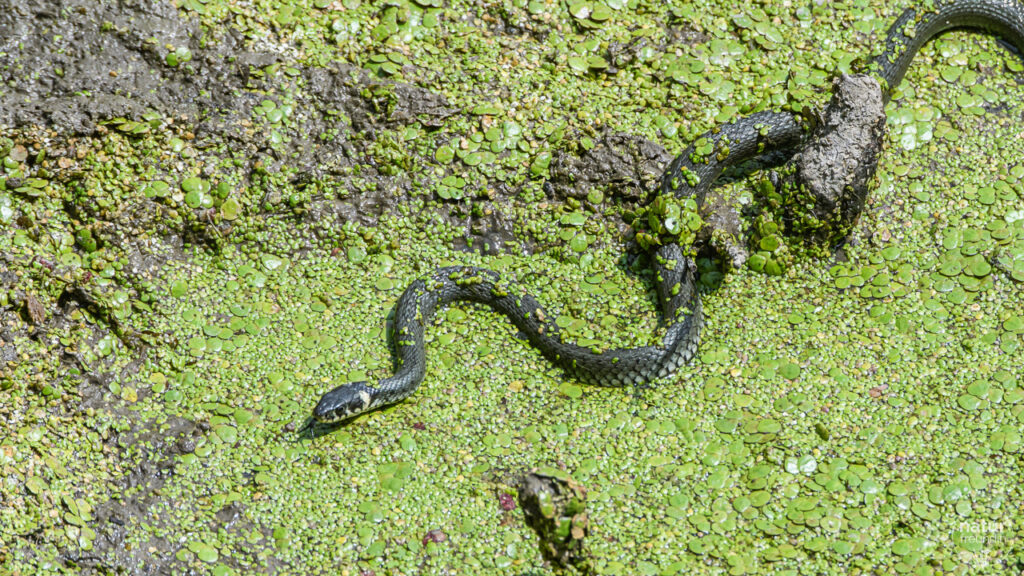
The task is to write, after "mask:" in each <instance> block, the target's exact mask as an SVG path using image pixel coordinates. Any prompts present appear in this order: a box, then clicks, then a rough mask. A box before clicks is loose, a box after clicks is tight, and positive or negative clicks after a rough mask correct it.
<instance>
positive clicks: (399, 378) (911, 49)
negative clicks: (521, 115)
mask: <svg viewBox="0 0 1024 576" xmlns="http://www.w3.org/2000/svg"><path fill="white" fill-rule="evenodd" d="M908 24H909V28H910V29H912V31H911V34H909V35H908V34H906V33H905V32H906V31H907V30H908ZM952 28H972V29H978V30H984V31H988V32H992V33H994V34H997V35H999V36H1001V37H1002V38H1003V39H1004V40H1006V41H1008V42H1010V43H1011V44H1013V45H1014V46H1015V47H1016V48H1017V49H1018V50H1019V51H1020V52H1021V53H1022V54H1024V5H1022V4H1020V3H1019V2H1017V1H1016V0H957V1H954V2H945V3H941V4H939V5H938V6H937V7H936V8H935V9H934V10H927V9H914V8H911V9H908V10H906V11H905V12H903V14H902V15H901V16H900V17H899V18H898V19H897V20H896V22H895V23H894V24H893V25H892V26H891V27H890V28H889V31H888V33H887V35H886V41H885V51H884V52H883V53H882V54H881V55H880V56H878V57H877V58H876V59H875V60H874V62H873V66H872V69H873V71H874V72H875V73H876V74H877V75H878V76H879V78H880V79H881V80H882V81H883V82H882V85H883V98H884V101H885V102H888V101H889V100H890V99H891V97H892V90H893V89H894V88H895V87H896V86H898V85H899V83H900V81H901V80H902V79H903V76H904V74H906V71H907V68H908V67H909V66H910V63H911V61H912V60H913V58H914V55H915V54H917V51H918V50H920V49H921V47H922V46H923V45H924V44H925V43H927V42H928V41H929V40H931V39H932V38H934V37H935V36H937V35H939V34H941V33H942V32H945V31H946V30H949V29H952ZM804 133H805V130H804V126H803V123H802V121H801V119H800V118H799V117H798V116H797V115H795V114H791V113H788V112H760V113H757V114H753V115H751V116H748V117H746V118H742V119H740V120H737V121H735V122H733V123H730V124H726V125H724V126H721V127H719V128H716V129H715V130H712V131H710V132H708V133H706V134H704V135H703V136H702V137H701V139H700V140H698V143H700V141H701V140H704V141H710V142H712V144H713V151H712V152H711V154H709V155H708V156H706V157H698V156H697V155H696V153H695V150H696V147H697V145H696V144H695V145H693V146H690V147H689V148H687V149H686V150H685V151H684V152H683V153H682V154H680V155H679V157H678V158H676V159H675V160H673V161H672V163H671V164H670V165H669V166H668V168H667V169H666V170H665V173H664V175H662V179H661V185H660V187H659V193H661V194H673V195H675V196H676V197H678V198H688V197H693V198H695V199H696V200H697V203H698V205H699V204H701V203H702V202H703V199H704V196H705V194H706V193H707V191H708V190H709V189H710V188H711V187H712V185H713V184H714V182H715V180H716V179H717V178H718V177H719V176H720V175H721V174H722V172H723V171H724V170H725V169H727V168H729V167H730V166H734V165H737V164H740V163H743V162H746V161H748V160H751V159H753V158H756V157H758V156H761V155H763V154H766V153H769V152H772V153H779V152H789V153H792V152H793V151H795V149H796V148H797V147H798V146H799V144H800V143H801V141H802V138H803V136H804ZM653 256H654V257H653V258H652V260H653V261H654V268H655V272H656V285H657V291H658V300H659V303H660V305H661V308H662V313H663V314H664V316H665V318H666V320H667V328H666V331H665V335H664V336H663V337H662V343H661V346H646V347H641V348H629V349H618V350H608V351H603V352H596V351H593V350H591V349H589V348H583V347H580V346H576V345H574V344H570V343H567V342H563V341H562V339H561V337H560V336H559V330H558V327H557V326H556V325H555V324H554V322H553V319H552V318H551V317H550V316H549V315H548V314H546V313H545V312H544V309H543V308H542V307H541V306H540V304H538V303H537V301H536V300H535V299H534V298H533V297H532V296H530V295H529V294H522V293H518V292H516V291H515V290H513V289H512V288H511V286H509V285H506V284H505V283H503V282H502V281H501V278H500V276H499V275H498V273H497V272H494V271H491V270H487V269H484V268H476V267H470V266H455V267H449V268H441V269H439V270H436V271H435V272H433V273H431V274H429V275H427V276H426V277H424V278H421V279H419V280H416V281H415V282H413V283H412V284H411V285H410V286H409V288H407V289H406V291H405V292H404V293H403V294H402V297H401V298H400V299H399V301H398V305H397V307H396V312H395V323H394V329H395V338H394V340H395V348H396V350H395V352H396V355H397V359H398V365H399V369H398V371H397V372H396V373H395V375H394V376H392V377H390V378H385V379H383V380H381V381H380V382H378V383H377V384H376V386H371V385H369V384H368V383H366V382H352V383H348V384H342V385H341V386H338V387H337V388H334V389H333V390H331V391H330V392H328V393H327V394H325V395H324V396H323V397H322V398H321V399H320V402H319V403H318V404H317V406H316V408H315V409H314V410H313V418H314V419H315V420H316V421H318V422H323V423H329V422H339V421H342V420H346V419H348V418H352V417H354V416H356V415H359V414H362V413H363V412H366V411H368V410H372V409H374V408H379V407H381V406H385V405H388V404H393V403H395V402H399V401H401V400H403V399H405V398H406V397H408V396H409V395H410V394H412V393H413V392H414V391H415V390H416V388H417V387H418V386H419V384H420V382H421V381H422V380H423V377H424V375H425V373H426V350H425V346H424V341H423V332H424V329H425V328H426V326H427V325H429V324H430V323H431V322H432V320H433V318H434V313H435V311H436V310H437V309H438V307H440V306H444V305H446V304H449V303H451V302H456V301H461V300H466V301H472V302H480V303H483V304H487V305H489V306H490V307H491V308H493V309H495V310H496V311H498V312H501V313H502V314H504V315H506V316H507V317H508V318H509V319H510V320H511V321H512V323H513V324H515V325H516V327H517V328H518V329H519V330H520V331H521V332H522V333H523V334H524V335H525V336H526V337H527V339H528V340H529V341H530V344H532V345H533V346H534V347H536V348H537V349H538V350H540V352H541V353H542V354H543V355H544V356H545V357H546V358H547V359H548V360H550V361H551V362H553V363H555V364H556V365H558V366H560V367H561V368H563V369H565V371H566V372H567V373H569V374H570V375H572V376H573V377H575V378H577V379H579V380H581V381H583V382H586V383H590V384H596V385H600V386H625V385H631V384H641V383H644V382H648V381H650V380H652V379H654V378H660V377H664V376H668V375H670V374H672V373H673V372H674V371H675V370H676V369H678V368H679V367H680V366H681V365H683V364H685V363H687V362H689V361H690V360H691V359H692V358H693V356H694V355H695V354H696V352H697V345H698V343H699V340H700V330H701V327H702V325H703V316H702V314H701V303H700V294H699V293H698V290H697V267H696V265H695V264H694V262H693V259H692V258H690V257H689V256H686V255H685V254H684V252H683V250H682V248H680V247H679V246H678V245H675V244H667V245H665V246H662V247H660V248H658V250H657V251H656V252H655V253H654V254H653Z"/></svg>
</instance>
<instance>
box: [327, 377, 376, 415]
mask: <svg viewBox="0 0 1024 576" xmlns="http://www.w3.org/2000/svg"><path fill="white" fill-rule="evenodd" d="M376 392H377V391H376V390H374V389H373V388H371V387H369V386H367V385H366V382H349V383H348V384H342V385H340V386H338V387H336V388H334V389H333V390H331V391H330V392H328V393H327V394H324V395H323V397H322V398H320V401H319V402H317V404H316V407H315V408H313V419H314V420H316V421H317V422H320V423H321V424H334V423H337V422H341V421H343V420H348V419H349V418H352V417H354V416H358V415H359V414H362V413H363V412H366V411H367V410H369V409H370V408H371V407H372V405H373V398H374V395H375V394H376Z"/></svg>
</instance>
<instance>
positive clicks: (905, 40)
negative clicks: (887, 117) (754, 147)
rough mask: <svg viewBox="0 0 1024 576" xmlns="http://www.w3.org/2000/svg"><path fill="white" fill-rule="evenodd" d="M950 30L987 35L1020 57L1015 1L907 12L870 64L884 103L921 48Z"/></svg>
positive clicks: (1023, 16) (1021, 34) (961, 2)
mask: <svg viewBox="0 0 1024 576" xmlns="http://www.w3.org/2000/svg"><path fill="white" fill-rule="evenodd" d="M954 28H970V29H977V30H984V31H987V32H991V33H993V34H996V35H998V36H1000V37H1002V38H1003V39H1004V40H1005V41H1007V42H1009V43H1010V44H1012V45H1013V46H1015V47H1016V48H1017V50H1018V51H1019V52H1021V54H1024V4H1021V3H1020V2H1018V1H1017V0H954V1H952V2H941V3H939V4H938V5H936V6H935V8H934V9H933V10H927V9H919V8H910V9H908V10H906V11H904V12H903V14H901V15H900V17H899V18H898V19H897V20H896V22H895V23H893V25H892V26H890V27H889V31H888V33H887V34H886V39H885V51H884V52H882V54H881V55H879V56H878V57H877V58H875V60H874V62H875V64H876V65H877V68H878V75H879V76H880V77H881V79H882V80H884V87H885V90H884V92H883V100H884V102H888V101H889V100H890V99H891V98H892V92H893V90H895V89H896V87H897V86H899V84H900V82H901V81H902V80H903V76H904V75H905V74H906V73H907V69H908V68H909V67H910V63H911V61H913V59H914V56H915V55H917V52H918V51H919V50H920V49H921V47H922V46H924V45H925V44H926V43H928V41H929V40H931V39H932V38H935V37H936V36H938V35H940V34H942V33H943V32H946V31H948V30H952V29H954Z"/></svg>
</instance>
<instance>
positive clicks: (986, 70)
mask: <svg viewBox="0 0 1024 576" xmlns="http://www.w3.org/2000/svg"><path fill="white" fill-rule="evenodd" d="M897 4H898V5H896V4H886V3H884V2H877V1H869V0H859V1H855V2H835V3H821V4H820V5H819V3H816V2H815V3H796V4H794V3H790V2H780V1H777V0H772V1H771V2H764V3H758V4H756V5H751V6H748V7H745V8H742V9H736V8H734V7H733V6H734V5H735V3H731V2H715V3H701V4H673V5H665V4H664V3H658V2H649V1H646V0H600V1H593V2H590V1H582V2H575V1H574V2H560V1H549V0H530V1H526V0H498V1H496V2H487V3H483V2H481V3H468V2H463V1H461V0H449V1H447V2H445V1H442V0H416V1H414V2H410V1H407V0H389V1H387V2H380V3H374V2H361V1H360V0H339V1H333V2H330V1H327V0H302V1H299V2H295V3H287V4H286V3H280V2H272V1H270V0H253V1H250V2H224V1H221V0H208V1H206V0H180V1H178V2H177V3H176V6H174V5H170V4H168V5H165V6H163V7H162V8H160V9H152V10H150V8H147V7H146V5H145V4H140V5H134V4H132V3H128V7H127V8H124V7H118V8H117V9H116V10H115V9H114V8H112V7H108V6H105V5H104V6H101V7H100V8H95V9H94V8H93V7H89V6H87V5H79V4H78V3H74V2H72V3H68V4H67V5H64V4H61V6H60V8H59V9H55V10H54V12H53V13H49V12H47V13H44V12H46V10H43V9H41V8H38V7H33V6H34V5H31V4H29V3H22V2H12V3H8V5H7V6H5V7H0V10H3V11H4V13H5V14H4V15H3V16H0V30H5V31H6V32H7V33H9V34H11V35H14V36H16V34H23V35H26V34H27V36H24V37H23V38H22V40H21V42H20V43H15V42H13V41H11V42H8V43H7V44H4V45H3V47H2V49H0V69H2V70H3V72H2V73H3V78H4V83H3V84H2V85H0V97H2V99H3V102H4V103H5V106H7V109H8V112H6V113H4V114H5V116H0V124H7V126H6V127H5V128H3V129H2V131H0V135H2V136H0V157H2V159H3V173H2V175H0V322H2V323H0V342H2V347H0V424H2V435H0V573H3V574H12V575H18V574H21V575H30V574H51V573H76V572H82V573H88V574H106V573H112V574H113V573H128V574H164V573H175V574H186V573H194V574H215V575H218V576H223V575H227V574H256V573H282V574H284V573H303V574H342V575H352V576H355V575H371V574H376V575H382V574H509V575H528V574H529V575H540V574H548V573H549V571H550V567H548V566H545V565H543V564H542V563H541V561H540V557H539V554H538V552H537V549H536V546H535V542H534V541H533V539H532V534H531V533H529V532H528V530H527V529H526V527H525V526H524V524H523V522H522V518H521V511H520V510H518V509H517V508H516V506H515V501H514V498H513V497H512V495H513V494H514V487H513V481H514V478H515V477H516V476H517V475H518V474H521V473H522V472H524V471H527V470H529V469H531V468H535V467H542V466H548V467H554V468H561V469H564V470H567V471H569V472H570V473H571V474H573V476H574V477H575V478H576V479H577V480H579V481H580V482H581V483H582V484H583V485H584V486H586V488H587V490H588V498H589V510H590V518H591V522H592V524H591V526H592V527H591V535H590V537H589V541H590V546H591V549H592V552H593V554H594V556H595V557H596V566H597V567H598V570H599V572H600V573H602V574H644V575H654V574H665V575H671V574H692V573H706V574H724V573H727V574H733V575H738V574H748V573H749V574H868V573H870V574H876V573H877V574H891V573H910V574H965V575H966V574H1010V573H1017V572H1019V571H1021V570H1022V569H1024V540H1022V532H1024V513H1022V502H1024V494H1022V489H1021V482H1020V478H1021V477H1022V476H1024V456H1022V445H1021V444H1022V439H1021V431H1022V429H1024V388H1022V386H1024V383H1022V376H1021V374H1022V370H1021V364H1022V361H1024V350H1022V340H1024V291H1022V282H1024V104H1022V99H1021V94H1022V91H1021V81H1022V78H1024V76H1022V72H1024V65H1022V61H1021V59H1020V57H1019V55H1014V54H1013V53H1011V52H1010V51H1008V50H1007V49H1006V48H1005V47H1003V46H1001V45H1000V44H999V43H998V42H997V41H996V40H994V39H993V38H991V37H988V36H983V35H978V34H969V33H965V32H955V33H951V34H948V35H946V36H944V37H942V38H941V39H939V40H938V41H935V42H932V43H931V44H929V45H928V46H927V47H925V49H924V50H923V52H922V53H921V54H920V55H919V56H918V58H917V60H916V61H915V64H914V65H913V67H912V68H911V70H910V72H909V73H908V75H907V78H906V80H905V81H904V83H903V84H902V85H901V86H900V88H899V89H898V90H897V92H896V94H895V97H894V99H893V102H892V103H891V104H889V105H888V107H887V109H886V112H887V116H888V136H887V143H886V148H885V151H884V153H883V156H882V158H881V161H880V165H879V169H878V173H877V177H876V179H875V181H874V183H873V184H872V189H873V190H872V193H871V197H870V199H869V200H868V203H867V207H866V210H865V213H864V215H863V216H862V218H861V219H860V221H859V223H858V225H857V227H856V229H855V230H854V231H853V233H852V235H851V237H850V240H849V242H848V243H847V244H846V245H845V246H844V247H843V248H842V249H841V250H839V251H838V252H836V253H835V254H828V255H825V256H810V255H803V254H801V251H800V250H799V249H798V248H797V247H793V246H787V245H786V240H785V239H783V240H782V241H781V243H780V242H775V241H772V242H769V244H770V246H768V248H770V250H767V252H770V253H771V254H768V256H769V257H771V258H772V259H773V261H778V262H780V263H782V262H784V263H785V265H781V264H780V265H778V266H774V267H771V269H770V271H771V272H773V273H774V274H767V273H765V272H764V271H761V272H758V271H754V270H752V269H750V268H743V269H739V270H735V271H723V270H722V269H721V263H720V262H717V261H713V260H711V259H704V260H702V262H701V268H702V270H703V272H704V273H703V275H702V284H703V289H704V311H705V314H706V320H707V325H706V328H705V331H704V334H703V340H702V343H701V347H700V354H699V357H698V359H697V360H696V361H695V362H693V363H692V364H691V365H689V366H687V367H686V368H685V369H683V370H681V371H679V373H678V374H676V375H675V376H674V377H672V378H671V379H669V380H668V381H664V382H659V383H658V385H657V386H654V387H652V388H648V389H642V390H624V389H600V388H594V387H586V386H580V385H578V384H576V383H574V382H572V381H570V380H566V379H565V378H563V376H562V375H561V374H560V373H559V371H558V370H556V369H554V368H552V367H551V366H550V365H549V364H548V363H546V362H545V361H544V359H543V358H542V357H541V356H540V354H539V353H538V352H536V351H535V350H533V349H531V348H530V347H529V346H528V345H527V344H525V343H524V342H522V341H520V340H517V339H516V338H515V336H516V335H515V330H514V329H513V328H512V326H511V324H510V323H508V322H507V321H506V319H504V318H503V317H501V316H499V315H496V314H494V313H493V312H490V311H489V310H486V309H483V308H479V307H473V306H457V307H452V308H450V309H448V310H446V311H443V312H441V313H440V314H439V317H438V322H437V324H436V325H435V326H433V327H431V328H430V329H428V344H427V346H428V366H427V377H426V380H425V381H424V383H423V385H422V386H421V387H420V389H419V390H418V391H417V393H416V394H415V395H414V396H413V397H412V398H410V399H409V400H408V401H406V402H404V403H402V404H400V405H398V406H396V407H393V408H390V409H386V410H382V411H378V412H374V413H371V414H369V415H367V416H365V417H361V418H359V419H357V420H355V421H353V422H352V423H351V424H349V425H347V426H344V427H342V428H340V429H338V430H336V431H333V432H331V433H329V434H326V435H322V436H319V437H316V438H312V439H311V438H309V437H308V436H304V435H301V434H299V429H300V428H301V427H302V426H303V424H304V423H305V422H306V420H307V418H308V415H309V414H310V411H311V409H312V407H313V405H314V404H315V403H316V400H317V399H318V398H319V396H320V395H321V394H322V393H323V392H325V391H326V390H328V389H330V388H331V387H333V386H335V385H337V384H339V383H341V382H345V381H349V380H361V379H371V380H373V379H377V378H380V377H383V376H385V375H387V374H389V373H390V369H391V357H390V354H389V350H388V347H387V344H386V340H385V326H386V320H387V317H388V314H389V312H390V310H391V308H392V307H393V306H394V304H395V302H396V300H397V298H398V296H399V295H400V294H401V291H402V289H403V287H404V286H406V285H407V284H408V283H409V282H410V281H411V280H413V279H414V278H416V277H418V276H419V275H421V274H423V273H425V272H427V271H429V270H431V269H433V268H435V267H438V266H442V265H450V264H453V263H466V264H472V265H476V266H484V267H488V268H492V269H495V270H498V271H500V272H501V273H502V274H503V275H506V277H508V278H514V279H515V280H517V281H518V282H519V283H521V285H522V286H523V287H524V289H525V290H527V291H530V292H531V293H533V294H536V295H537V297H538V299H539V300H541V302H543V303H544V304H545V306H546V307H547V308H548V311H549V312H550V313H552V314H554V315H556V317H557V319H558V322H559V325H560V326H562V327H563V328H564V330H565V331H566V332H567V333H568V334H569V335H571V336H572V337H573V338H575V339H576V340H577V341H580V342H593V343H609V342H610V343H612V344H614V345H616V346H631V345H642V344H647V343H650V342H653V341H657V338H658V337H659V332H658V326H659V324H658V322H659V317H658V314H657V312H656V309H655V306H654V299H653V296H652V294H653V284H652V282H651V279H650V275H649V273H647V272H646V264H645V261H644V259H643V258H640V257H638V250H637V248H636V245H635V243H634V242H633V241H632V240H631V238H630V234H629V227H628V226H627V225H626V224H625V223H624V215H625V214H627V213H629V212H630V211H632V210H635V209H636V207H637V205H638V204H637V203H638V200H639V199H640V198H641V197H642V195H641V194H640V193H639V192H638V191H637V190H638V186H639V185H640V184H643V183H644V179H645V178H647V179H648V180H649V179H650V178H651V177H652V176H651V174H648V173H644V172H643V171H642V170H639V169H638V170H637V172H636V173H634V174H633V176H632V180H631V181H623V180H621V179H620V180H619V181H615V182H605V183H601V184H598V185H595V186H593V187H591V188H589V189H586V190H582V191H573V190H569V189H570V188H571V186H569V185H567V184H565V182H564V181H563V182H562V185H560V186H551V185H550V183H549V184H546V182H548V180H549V178H550V177H551V176H552V171H553V170H554V169H555V168H556V167H557V166H558V165H559V162H562V161H563V160H564V159H565V158H575V157H581V158H592V157H593V156H588V154H589V153H591V152H593V151H598V150H602V149H604V148H603V147H604V146H605V142H607V139H608V135H609V134H628V135H630V137H629V139H630V140H629V141H631V142H634V143H636V142H640V143H642V144H643V146H647V147H648V148H651V147H653V148H652V149H654V150H655V152H656V153H652V155H651V156H650V157H651V158H660V159H662V161H663V159H666V158H670V157H671V155H672V154H675V153H678V152H679V151H681V150H682V149H683V148H685V147H686V146H687V145H688V144H689V143H690V142H692V141H693V140H694V139H695V138H696V137H697V136H698V135H700V134H701V133H703V132H704V131H706V130H708V129H711V128H712V127H714V126H715V125H717V124H720V123H722V122H727V121H729V120H730V119H735V118H738V117H741V116H744V115H746V114H749V113H752V112H753V111H757V110H761V109H773V108H778V107H780V106H782V105H786V104H789V105H791V106H792V105H793V104H794V103H796V104H803V105H820V104H821V103H823V102H824V101H826V99H827V97H828V94H829V90H830V86H831V74H832V73H833V72H835V71H844V72H849V71H851V67H852V66H854V63H855V61H856V60H857V59H858V58H860V57H866V56H869V55H870V54H871V53H872V51H873V50H877V49H878V39H879V36H880V35H883V34H884V32H885V30H886V28H887V27H888V25H889V23H890V22H892V21H893V20H894V19H895V17H896V16H897V15H898V14H899V12H900V11H901V10H902V9H903V8H904V7H905V6H904V5H905V4H906V2H899V3H897ZM154 14H156V15H154ZM14 36H11V37H14ZM29 38H30V39H29ZM119 50H120V51H124V53H125V54H128V55H135V56H136V57H135V59H134V60H132V59H128V60H125V62H128V63H126V64H124V65H123V66H122V65H117V66H114V65H113V64H111V63H110V62H108V61H106V60H104V58H105V57H106V56H104V54H106V55H110V54H120V53H121V52H118V51H119ZM83 70H84V71H85V72H83ZM76 75H77V76H76ZM76 78H77V80H76ZM75 82H80V84H75ZM122 82H123V83H122ZM62 86H63V87H64V88H61V87H62ZM11 110H17V112H16V113H15V112H10V111H11ZM67 110H70V112H68V111H67ZM659 146H661V147H664V148H665V149H666V150H667V152H668V154H664V153H660V148H659ZM659 153H660V155H659ZM639 164H640V162H638V163H637V165H639ZM630 166H633V165H632V164H630ZM658 170H660V164H659V168H658ZM658 170H656V171H655V172H654V173H653V176H657V171H658ZM584 172H585V171H584ZM751 174H752V175H751V176H750V177H749V178H740V179H736V180H734V181H732V182H730V183H728V184H726V186H728V187H729V190H730V193H731V194H734V195H735V197H736V198H737V199H738V201H739V202H740V203H741V204H743V205H747V206H751V207H753V206H755V205H756V199H757V192H756V191H757V189H758V180H759V179H760V178H762V177H763V176H764V173H763V172H760V171H752V172H751ZM585 175H586V174H584V176H585ZM567 190H568V191H567ZM748 224H749V222H748ZM760 249H762V250H763V251H764V249H765V244H764V243H762V244H761V245H760ZM762 261H763V259H762ZM766 270H767V268H766Z"/></svg>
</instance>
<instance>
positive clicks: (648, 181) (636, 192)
mask: <svg viewBox="0 0 1024 576" xmlns="http://www.w3.org/2000/svg"><path fill="white" fill-rule="evenodd" d="M566 141H568V142H571V143H573V144H572V146H573V147H572V148H571V149H565V150H560V151H558V152H557V153H556V154H555V155H554V158H552V161H551V178H550V180H549V183H550V189H551V191H552V192H553V193H554V195H555V197H556V198H562V199H564V198H566V197H569V198H585V197H586V196H587V194H589V193H590V192H591V191H592V190H594V189H602V188H603V189H607V190H608V191H609V192H611V194H612V195H613V196H616V197H620V198H624V199H627V200H633V201H636V200H641V199H643V198H645V197H646V195H647V191H649V190H654V189H655V185H656V184H657V182H658V180H659V179H660V178H661V174H662V172H663V171H664V167H665V165H666V164H667V163H668V162H669V161H671V160H672V156H671V155H670V154H669V153H668V152H667V151H666V150H665V149H664V148H663V147H661V146H659V145H658V144H656V143H654V142H651V141H650V140H647V139H644V138H641V137H639V136H632V135H629V134H621V133H615V132H607V131H606V132H605V133H603V134H602V135H601V137H600V139H599V140H597V141H596V142H594V145H593V147H591V148H589V149H588V148H586V147H583V146H582V145H579V144H576V143H578V142H582V141H583V138H582V135H580V134H573V135H572V136H569V137H567V138H566ZM577 146H579V148H577Z"/></svg>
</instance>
